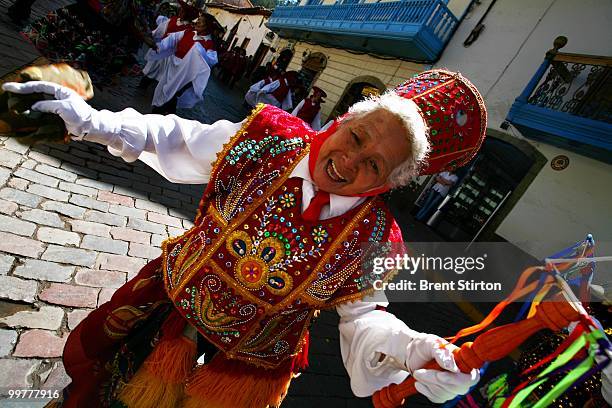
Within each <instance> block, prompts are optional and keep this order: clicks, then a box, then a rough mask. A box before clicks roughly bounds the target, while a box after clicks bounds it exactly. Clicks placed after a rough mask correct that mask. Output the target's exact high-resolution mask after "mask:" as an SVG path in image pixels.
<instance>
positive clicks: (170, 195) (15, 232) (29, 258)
mask: <svg viewBox="0 0 612 408" xmlns="http://www.w3.org/2000/svg"><path fill="white" fill-rule="evenodd" d="M8 4H9V3H8V2H7V1H5V0H2V1H0V22H1V23H2V27H1V28H0V35H1V36H0V61H1V62H0V77H2V76H4V75H6V74H7V73H9V72H11V71H13V70H15V69H16V68H18V67H19V66H22V65H24V64H27V63H28V62H30V61H33V60H34V59H35V58H37V57H38V55H37V54H36V51H35V49H34V48H33V47H32V46H31V45H30V44H29V43H27V42H25V41H24V40H23V39H22V38H21V37H20V36H19V35H18V27H17V26H15V25H14V24H13V23H11V22H10V21H9V20H8V18H7V16H6V7H7V6H8ZM65 4H67V2H65V1H43V2H37V3H36V5H35V10H34V14H33V17H32V18H36V17H39V16H41V15H43V14H44V13H45V12H46V10H51V9H55V8H57V7H60V6H62V5H65ZM139 79H140V78H138V77H132V78H124V79H122V83H121V86H117V87H112V88H106V89H105V90H104V91H100V90H96V96H95V98H94V99H93V101H92V105H93V106H95V107H97V108H105V109H110V110H120V109H123V108H126V107H128V106H129V107H134V108H136V109H137V110H139V111H141V112H143V113H146V112H149V110H150V108H149V106H148V104H149V101H150V99H151V94H152V89H149V90H148V91H147V92H143V91H142V90H141V89H139V88H138V87H137V84H138V82H139ZM245 85H247V84H245V83H241V84H239V86H238V87H237V88H236V89H234V90H231V91H230V90H229V89H227V87H226V86H225V85H223V84H221V83H219V82H218V81H217V80H216V79H214V78H211V81H210V82H209V86H208V88H207V90H206V96H205V100H204V103H203V104H201V105H199V106H198V107H196V109H194V110H193V111H190V112H179V114H180V115H181V116H185V117H189V118H192V119H197V120H200V121H201V122H204V123H211V122H213V121H215V120H218V119H222V118H223V119H229V120H233V121H240V120H242V119H243V118H244V117H245V116H246V115H247V113H248V111H247V110H246V109H245V108H244V107H243V105H242V93H241V92H242V90H241V87H244V86H245ZM202 191H203V186H201V185H178V184H172V183H170V182H168V181H166V180H165V179H164V178H163V177H161V176H160V175H159V174H157V173H156V172H155V171H153V170H152V169H150V168H148V167H147V166H145V165H144V164H143V163H141V162H139V161H136V162H134V163H125V162H123V161H122V160H120V159H118V158H115V157H113V156H111V155H110V154H109V153H108V152H107V151H106V149H105V148H104V147H103V146H99V145H95V144H92V143H85V142H72V143H70V144H67V145H37V146H35V147H33V148H28V147H24V146H22V145H20V144H19V143H17V142H15V141H14V140H12V139H8V138H6V137H2V138H0V373H2V376H0V391H2V392H6V390H7V389H9V388H13V389H14V388H20V389H23V388H45V389H61V388H63V387H64V386H65V385H67V384H68V383H69V382H70V378H69V377H68V376H67V375H66V373H65V371H64V369H63V365H62V362H61V355H62V349H63V346H64V344H65V341H66V339H67V337H68V334H69V333H70V331H71V330H73V329H74V327H75V326H76V325H77V324H78V323H79V322H80V321H81V320H82V319H83V318H85V317H86V316H87V315H88V313H90V312H91V311H92V310H93V309H95V308H96V307H98V306H100V305H101V304H103V303H104V302H106V301H107V300H108V299H109V298H110V297H111V296H112V294H113V293H114V291H115V290H116V289H117V288H118V287H120V286H121V285H123V284H124V283H125V282H126V281H127V280H129V279H130V278H131V277H132V276H133V275H134V274H135V273H137V272H138V271H139V269H140V268H141V267H142V266H143V265H144V264H145V263H146V262H148V261H149V260H151V259H154V258H156V257H158V256H159V255H160V253H161V251H160V245H161V243H162V241H163V240H165V239H166V238H168V237H172V236H177V235H180V234H182V233H183V232H184V231H185V230H186V229H188V228H190V227H191V226H192V219H193V217H194V215H195V211H196V207H197V203H198V201H199V199H200V196H201V194H202ZM407 222H409V221H407ZM402 226H403V227H404V228H408V227H412V225H409V224H407V223H404V225H402ZM416 235H418V231H417V234H416ZM412 236H413V237H414V236H415V235H414V234H413V235H412ZM422 239H423V238H422ZM442 307H443V306H438V305H425V306H423V307H421V306H414V308H412V306H411V308H412V309H411V313H407V312H408V310H406V308H404V310H399V309H400V308H397V310H394V311H395V312H397V313H398V314H399V315H402V314H404V317H406V318H405V320H406V321H407V323H408V324H409V325H412V324H415V325H417V326H418V329H420V330H429V331H434V330H439V329H441V328H443V329H444V330H443V332H441V333H440V334H442V335H446V334H451V332H452V328H453V327H463V326H465V325H466V324H467V323H469V320H467V318H466V317H465V316H464V315H463V314H461V312H460V311H459V310H458V309H456V308H453V307H445V308H446V309H445V310H444V312H443V313H442V314H443V318H442V319H438V320H436V319H432V317H433V316H439V314H440V313H441V311H442ZM421 309H422V310H421ZM415 310H418V313H415ZM417 322H418V324H417ZM337 325H338V317H337V315H336V314H335V313H333V312H323V313H322V314H321V317H320V318H319V319H318V321H317V323H316V325H315V330H314V331H313V334H312V342H311V358H310V361H311V363H310V368H309V370H308V372H307V373H306V374H304V375H302V376H301V377H300V378H299V379H296V380H295V381H294V383H293V385H292V388H291V391H290V394H289V397H288V398H287V401H286V405H287V406H289V407H313V406H316V405H318V406H321V407H323V406H325V407H328V406H334V407H345V406H346V407H348V406H351V407H359V406H363V407H367V406H371V403H370V402H369V399H357V398H355V397H353V396H352V394H351V391H350V386H349V379H348V376H347V375H346V372H345V370H344V368H343V367H342V362H341V357H340V350H339V344H338V327H337ZM414 401H417V399H415V400H414ZM418 401H422V400H421V399H419V400H418ZM43 405H45V402H44V401H40V400H39V401H36V402H33V401H28V402H24V403H22V404H20V403H18V402H12V403H11V404H8V403H7V402H6V401H0V406H2V407H4V406H20V407H26V406H27V407H39V406H43ZM417 405H419V404H418V403H417Z"/></svg>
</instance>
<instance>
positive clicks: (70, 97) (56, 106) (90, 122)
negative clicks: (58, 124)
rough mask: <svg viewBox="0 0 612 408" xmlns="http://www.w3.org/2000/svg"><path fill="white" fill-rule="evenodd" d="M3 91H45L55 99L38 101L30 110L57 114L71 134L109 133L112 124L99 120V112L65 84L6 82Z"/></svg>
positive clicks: (28, 92)
mask: <svg viewBox="0 0 612 408" xmlns="http://www.w3.org/2000/svg"><path fill="white" fill-rule="evenodd" d="M2 88H3V89H4V90H5V91H8V92H12V93H16V94H30V93H45V94H48V95H52V96H53V97H54V98H55V99H56V100H49V101H40V102H36V103H35V104H34V105H32V110H35V111H40V112H48V113H54V114H56V115H59V117H61V118H62V120H63V121H64V123H65V124H66V130H68V132H70V133H71V134H73V135H75V136H78V137H83V136H85V135H87V134H88V133H97V134H104V133H111V132H112V130H113V129H112V128H113V126H112V124H106V125H105V124H104V123H102V121H101V120H100V112H98V111H97V110H95V109H93V108H92V107H91V106H89V105H88V104H87V102H85V101H84V100H83V98H81V97H80V96H79V95H78V94H77V93H76V92H75V91H73V90H72V89H70V88H67V87H65V86H61V85H58V84H55V83H53V82H45V81H31V82H24V83H17V82H8V83H6V84H4V85H3V86H2Z"/></svg>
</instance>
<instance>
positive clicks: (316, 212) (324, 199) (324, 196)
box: [302, 190, 329, 221]
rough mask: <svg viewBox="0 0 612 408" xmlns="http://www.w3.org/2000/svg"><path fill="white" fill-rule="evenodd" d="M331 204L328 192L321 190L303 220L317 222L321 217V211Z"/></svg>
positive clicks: (305, 211) (303, 214) (303, 215)
mask: <svg viewBox="0 0 612 408" xmlns="http://www.w3.org/2000/svg"><path fill="white" fill-rule="evenodd" d="M327 204H329V193H328V192H327V191H322V190H319V191H317V192H316V193H315V195H314V197H312V200H310V204H308V208H306V210H304V212H303V213H302V218H304V219H305V220H306V221H317V220H318V219H319V216H320V215H321V209H323V207H325V206H326V205H327Z"/></svg>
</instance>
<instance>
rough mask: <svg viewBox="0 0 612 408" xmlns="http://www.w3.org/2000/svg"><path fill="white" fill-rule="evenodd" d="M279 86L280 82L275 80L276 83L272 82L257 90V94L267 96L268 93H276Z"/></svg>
mask: <svg viewBox="0 0 612 408" xmlns="http://www.w3.org/2000/svg"><path fill="white" fill-rule="evenodd" d="M279 86H280V81H279V80H278V79H277V80H276V81H272V82H270V83H269V84H268V85H266V86H264V87H262V88H261V89H260V90H259V92H261V93H267V94H269V93H272V92H274V91H276V90H277V89H278V87H279Z"/></svg>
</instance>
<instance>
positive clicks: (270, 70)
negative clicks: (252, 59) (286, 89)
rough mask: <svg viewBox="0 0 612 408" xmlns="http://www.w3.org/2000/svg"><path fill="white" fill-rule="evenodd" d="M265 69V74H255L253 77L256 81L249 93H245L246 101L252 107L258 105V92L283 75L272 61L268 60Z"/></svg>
mask: <svg viewBox="0 0 612 408" xmlns="http://www.w3.org/2000/svg"><path fill="white" fill-rule="evenodd" d="M260 68H262V67H260ZM264 69H265V73H263V74H261V73H257V75H256V74H253V79H256V81H255V83H253V85H251V87H250V88H249V90H248V91H247V93H246V94H245V95H244V101H245V103H246V104H247V105H249V106H250V107H254V106H255V105H257V93H258V92H259V91H261V89H262V88H263V87H264V86H266V85H268V84H271V83H272V82H274V81H276V80H277V79H278V78H279V77H280V76H281V74H280V72H279V71H278V70H277V69H276V68H275V67H274V66H273V65H272V63H271V62H268V64H266V67H265V68H264ZM256 71H257V70H256ZM260 71H261V70H260ZM260 75H261V76H262V78H260Z"/></svg>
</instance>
